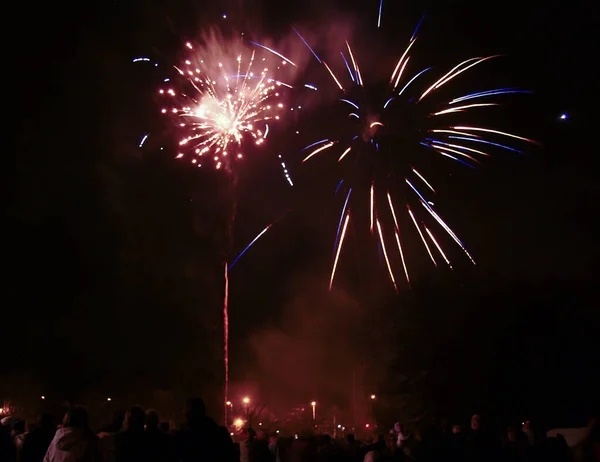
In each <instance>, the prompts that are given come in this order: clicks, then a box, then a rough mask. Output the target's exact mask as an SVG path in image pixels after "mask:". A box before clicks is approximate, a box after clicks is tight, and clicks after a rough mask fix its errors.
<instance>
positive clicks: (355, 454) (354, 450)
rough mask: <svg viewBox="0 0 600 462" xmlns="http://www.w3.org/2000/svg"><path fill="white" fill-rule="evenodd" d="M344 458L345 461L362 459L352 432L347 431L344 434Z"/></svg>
mask: <svg viewBox="0 0 600 462" xmlns="http://www.w3.org/2000/svg"><path fill="white" fill-rule="evenodd" d="M344 460H345V461H347V462H357V461H362V457H361V451H360V448H359V447H358V445H357V444H356V439H355V438H354V434H352V433H349V434H348V435H346V444H345V446H344Z"/></svg>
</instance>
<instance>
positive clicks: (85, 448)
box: [44, 407, 99, 462]
mask: <svg viewBox="0 0 600 462" xmlns="http://www.w3.org/2000/svg"><path fill="white" fill-rule="evenodd" d="M98 460H99V457H98V437H97V436H96V435H94V433H92V431H91V430H90V428H89V425H88V413H87V411H86V410H85V409H83V408H81V407H76V408H73V409H71V410H70V411H69V412H67V414H66V415H65V418H64V420H63V428H60V429H59V430H58V431H57V432H56V435H54V439H53V440H52V443H50V447H49V448H48V451H47V452H46V456H45V457H44V462H97V461H98Z"/></svg>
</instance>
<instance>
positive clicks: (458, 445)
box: [449, 425, 465, 462]
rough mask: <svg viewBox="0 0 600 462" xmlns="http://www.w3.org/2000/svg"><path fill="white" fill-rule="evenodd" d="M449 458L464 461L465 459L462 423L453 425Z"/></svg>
mask: <svg viewBox="0 0 600 462" xmlns="http://www.w3.org/2000/svg"><path fill="white" fill-rule="evenodd" d="M449 459H450V460H451V461H452V462H463V461H464V460H465V439H464V435H463V433H462V429H461V427H460V425H453V426H452V438H451V440H450V457H449Z"/></svg>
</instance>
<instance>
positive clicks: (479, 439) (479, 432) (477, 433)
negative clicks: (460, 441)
mask: <svg viewBox="0 0 600 462" xmlns="http://www.w3.org/2000/svg"><path fill="white" fill-rule="evenodd" d="M497 455H498V454H497V452H496V451H495V448H494V441H493V439H492V438H491V436H490V435H489V434H488V433H487V432H486V431H485V430H484V429H483V428H482V426H481V416H480V415H478V414H475V415H474V416H473V417H471V430H470V431H469V432H467V434H466V436H465V456H466V458H465V460H466V461H467V462H492V461H493V460H495V458H497Z"/></svg>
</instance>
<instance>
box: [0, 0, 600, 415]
mask: <svg viewBox="0 0 600 462" xmlns="http://www.w3.org/2000/svg"><path fill="white" fill-rule="evenodd" d="M387 3H395V4H396V5H394V6H386V5H387ZM559 3H560V2H544V3H542V2H540V3H539V4H537V2H529V3H527V2H516V1H512V0H511V1H509V2H502V3H495V4H493V5H492V4H489V5H488V4H485V3H482V2H473V1H452V2H441V1H438V2H418V3H416V2H412V3H410V2H406V3H404V2H392V1H391V0H388V1H387V2H385V1H384V16H383V27H382V29H381V30H379V31H378V30H377V29H376V27H375V25H376V20H377V8H378V2H377V1H372V0H369V1H361V2H355V1H351V2H350V1H342V0H340V1H337V2H336V1H334V0H329V1H328V2H326V4H325V2H321V1H312V2H297V3H294V4H293V5H292V4H290V5H286V4H284V3H283V2H274V1H264V2H260V1H258V0H256V1H247V2H244V1H242V0H236V1H234V0H231V1H229V2H223V3H221V4H220V5H214V4H213V3H212V2H211V6H209V7H204V6H203V4H202V2H187V1H172V2H166V1H160V2H152V5H150V4H149V2H141V1H131V2H128V3H125V2H117V1H111V2H93V3H90V4H86V5H84V6H83V5H82V6H81V7H80V8H79V9H78V8H74V9H73V7H71V9H66V6H63V5H62V4H61V5H55V4H47V5H42V6H40V7H39V8H37V9H36V10H35V11H30V10H28V9H27V5H25V4H23V5H21V6H19V8H22V11H21V12H20V14H19V15H17V16H15V20H16V21H18V22H19V23H23V24H24V25H23V26H22V27H21V32H20V35H19V36H16V37H12V39H11V41H10V42H9V43H7V48H9V59H5V63H6V64H7V66H8V69H9V71H8V75H9V76H10V78H9V83H7V84H5V94H8V98H9V100H8V101H9V102H8V103H5V114H6V115H7V117H9V124H10V128H9V130H8V134H9V139H10V138H12V137H11V136H10V135H14V140H15V141H14V142H13V143H6V144H5V156H6V157H7V158H8V159H9V162H8V166H9V169H8V172H7V174H6V175H5V184H6V185H7V191H6V193H5V195H4V197H5V198H7V208H6V209H7V212H6V215H7V220H6V224H5V233H4V240H3V242H4V245H5V249H4V252H3V255H4V258H3V261H4V266H5V268H4V272H3V274H4V278H3V282H4V284H5V289H4V293H5V298H6V300H5V303H3V306H4V309H3V316H2V322H1V324H0V325H1V326H2V340H3V342H4V345H5V356H4V358H3V361H2V368H0V378H1V379H2V380H3V383H4V385H3V388H2V389H0V393H1V394H0V399H1V398H2V394H4V395H7V396H15V394H18V393H17V392H16V391H15V388H17V385H15V384H17V383H21V381H25V382H27V383H30V384H32V386H31V387H30V388H33V389H35V390H36V392H37V391H41V392H42V393H43V394H45V395H49V396H54V397H56V398H55V399H63V398H67V397H69V398H71V397H72V398H74V399H78V400H81V401H85V400H86V397H87V399H89V396H105V395H108V394H110V395H114V396H119V395H121V396H123V400H125V399H129V397H131V396H135V393H136V392H135V390H140V389H145V390H148V389H156V390H176V391H177V392H180V393H182V394H185V393H192V392H194V393H197V392H199V393H202V394H204V395H205V396H207V397H209V398H210V397H214V396H215V394H216V392H215V390H217V389H218V387H219V384H220V381H221V380H222V371H221V368H220V363H219V361H220V355H221V341H222V340H221V335H222V331H221V329H222V327H221V324H220V323H221V318H220V316H221V309H222V307H221V303H222V291H223V281H222V262H223V260H224V258H226V256H229V257H228V259H229V260H231V259H232V258H233V257H234V256H235V255H236V254H237V253H238V252H239V251H240V250H242V249H243V248H244V247H245V245H246V243H247V242H249V241H250V240H251V239H252V238H253V237H254V236H255V235H256V234H258V232H260V230H262V229H263V228H264V227H265V226H266V225H267V224H269V223H271V222H273V221H276V220H277V222H276V224H275V225H274V226H273V228H272V229H271V230H270V231H269V232H268V233H267V234H266V235H265V236H264V237H263V238H262V239H261V240H260V241H259V242H258V243H257V244H256V245H255V246H254V247H253V248H252V249H251V250H250V251H249V252H248V253H247V254H246V255H245V256H244V258H243V259H242V260H240V261H239V263H238V264H237V265H236V267H235V269H234V270H232V272H231V274H230V283H231V300H230V303H231V319H232V320H231V338H232V340H231V349H232V353H231V362H232V372H231V374H232V381H236V382H248V381H249V382H252V383H258V384H259V387H260V388H261V390H262V391H261V394H262V396H263V398H262V399H263V400H265V401H271V402H272V403H279V404H281V406H285V405H287V404H290V403H294V402H298V401H302V402H303V401H306V400H309V399H312V397H313V396H315V395H318V396H319V397H320V398H319V399H321V400H324V401H329V402H332V403H333V402H335V403H341V404H340V405H343V404H344V403H345V402H346V401H345V400H346V399H347V397H348V391H347V388H348V387H347V386H346V385H340V383H345V382H344V380H346V379H347V377H346V376H347V375H348V371H350V370H352V369H353V368H355V367H356V364H357V363H360V364H361V365H362V366H364V367H366V369H367V370H368V372H367V373H366V374H365V376H366V378H365V387H367V388H369V389H374V390H377V392H378V393H381V394H382V395H385V394H387V395H388V396H390V400H391V399H392V398H391V397H393V396H394V393H396V388H398V387H399V385H398V383H400V382H401V380H399V379H398V377H400V376H405V375H409V376H410V375H415V376H416V375H419V374H420V373H421V372H422V371H428V372H427V374H428V377H429V379H427V380H425V381H423V382H422V386H421V387H422V394H423V395H424V397H422V398H421V399H422V400H423V402H427V403H428V404H427V406H429V407H428V409H433V412H436V413H438V414H441V413H447V414H450V415H455V416H458V417H461V418H462V417H464V416H466V415H468V414H470V413H472V412H475V411H480V410H482V409H483V410H487V411H489V412H490V413H496V414H499V413H501V412H505V413H506V415H504V414H503V415H502V418H506V419H511V418H517V417H522V416H525V415H528V413H534V414H535V413H537V415H540V416H543V417H544V418H547V419H551V418H552V417H553V416H552V414H554V419H555V421H556V422H557V423H560V424H562V423H563V422H567V421H569V422H571V421H573V420H576V419H577V418H584V417H586V416H585V415H584V414H585V412H584V411H583V410H585V409H587V408H590V407H591V406H592V404H591V403H592V402H593V400H594V396H593V395H594V393H593V390H594V388H595V387H596V386H600V384H598V383H597V380H598V378H597V377H596V379H595V380H596V382H594V376H595V374H594V372H593V371H594V370H598V368H599V367H600V364H598V356H597V355H595V354H593V352H597V350H598V346H599V345H598V338H600V336H599V335H598V330H597V327H598V321H599V320H600V318H599V315H598V310H597V295H595V294H594V292H593V288H594V285H593V283H594V282H595V280H596V277H597V257H598V246H597V239H596V236H597V233H598V231H599V230H598V225H597V220H596V219H594V216H595V215H596V213H595V212H596V204H597V200H598V182H597V178H596V176H597V175H596V171H597V167H598V160H597V156H596V153H597V147H596V146H595V145H594V143H593V140H594V138H593V134H594V133H593V131H592V130H593V129H592V121H591V119H590V117H589V113H591V112H592V111H591V109H592V107H591V103H590V100H591V97H590V96H589V94H590V90H588V89H590V88H592V86H591V83H592V81H595V75H594V74H593V72H592V71H591V70H590V67H589V64H588V63H589V50H590V49H592V48H593V46H594V45H595V40H594V38H592V33H593V32H592V31H593V30H594V28H593V27H592V26H591V21H590V20H591V18H590V17H589V15H588V14H587V13H586V11H585V10H584V9H583V8H582V7H579V6H578V5H579V4H578V2H568V5H560V4H559ZM425 11H427V17H426V20H425V22H424V23H423V25H422V28H421V31H420V39H419V44H418V46H419V50H418V52H415V53H414V57H413V58H412V59H415V60H419V66H420V67H425V66H429V65H435V66H436V67H438V66H439V69H440V72H441V70H443V69H448V68H449V67H451V66H452V65H453V64H455V63H456V62H458V61H461V60H462V59H466V58H468V57H471V56H477V55H480V54H496V53H500V54H505V55H507V57H506V58H502V61H499V62H498V63H495V64H493V65H491V66H489V67H487V68H486V70H485V71H481V72H480V73H478V74H477V76H476V77H475V79H487V80H486V81H487V82H489V87H490V88H494V86H493V85H494V84H498V85H506V86H511V85H515V86H520V87H523V88H529V89H532V90H533V91H534V94H532V95H528V96H527V95H526V96H523V97H522V98H518V99H514V98H513V99H511V103H510V105H509V106H508V107H507V108H506V109H503V110H502V111H501V112H500V114H501V115H500V116H497V117H498V118H497V119H495V120H494V122H495V121H496V120H497V121H500V122H502V123H503V126H504V127H508V128H509V129H510V130H512V131H514V132H518V133H519V134H521V135H523V136H527V137H529V138H534V139H536V140H539V141H540V143H541V147H540V148H538V147H530V148H528V149H527V151H526V153H525V154H522V155H506V156H495V157H494V158H493V159H490V160H489V162H488V161H486V162H485V164H484V166H483V167H482V168H480V169H478V170H477V171H475V172H473V171H465V169H461V168H458V167H455V166H453V165H448V164H447V163H443V162H440V163H438V164H436V165H437V166H439V171H437V172H436V179H438V180H439V181H438V185H439V186H440V188H439V189H440V190H441V191H442V193H441V194H440V196H441V197H440V203H439V207H440V210H441V211H442V213H443V216H444V217H445V218H446V219H447V220H448V222H449V223H450V224H451V226H453V228H454V229H455V231H456V232H457V234H458V235H459V236H460V237H461V239H462V240H463V241H464V242H465V243H466V244H467V245H468V247H469V249H470V250H471V251H472V253H473V255H474V256H475V258H476V260H477V262H478V265H477V267H476V268H473V267H469V265H468V263H467V261H466V259H465V258H464V256H463V255H462V254H461V253H460V249H458V248H456V247H453V246H451V245H449V244H448V248H449V249H450V250H449V257H450V258H451V259H452V260H453V261H456V262H457V263H456V271H454V272H450V271H447V270H443V269H440V270H438V271H435V270H434V269H433V268H430V267H429V266H428V265H427V261H426V260H425V259H426V255H423V254H419V252H418V251H417V250H414V249H411V250H409V258H411V259H412V260H411V261H412V263H413V265H414V266H413V267H414V268H415V277H414V284H413V288H412V290H408V289H406V288H405V287H401V290H400V293H399V295H395V293H394V292H393V289H392V287H391V285H390V284H389V280H388V279H387V276H386V273H385V271H384V269H383V267H382V266H381V264H380V263H379V261H378V260H377V258H376V256H375V258H374V259H373V258H371V257H372V256H373V255H370V254H371V253H373V249H372V248H371V246H370V244H368V243H365V242H363V241H362V240H360V239H359V238H356V239H354V240H351V241H350V243H349V244H348V245H349V247H348V249H352V250H348V251H347V252H346V253H345V254H344V256H343V257H342V261H341V263H340V264H341V270H340V273H339V279H338V283H337V285H336V288H335V289H334V291H333V293H332V294H328V293H327V284H328V281H329V270H330V266H331V254H332V245H333V238H334V233H335V229H336V227H337V220H338V219H339V210H340V207H341V203H340V200H343V198H341V197H340V196H335V195H334V194H333V191H334V190H335V186H336V185H337V183H338V181H339V178H338V177H336V176H335V175H332V174H331V172H330V171H329V170H328V169H327V168H321V164H319V162H318V161H317V162H315V163H312V164H304V165H302V166H301V162H300V161H301V159H302V156H301V153H300V152H299V151H300V149H301V148H302V147H303V146H305V145H307V144H309V143H310V142H312V141H314V140H316V139H319V138H322V136H321V137H319V135H320V134H321V133H319V131H320V132H324V131H325V132H327V131H328V130H334V131H335V130H336V127H332V126H331V123H330V122H328V120H327V114H329V113H331V112H330V111H331V110H332V109H331V107H332V106H333V103H334V102H335V98H334V97H332V96H331V95H332V94H333V95H334V96H335V92H334V86H333V84H332V83H331V82H329V81H327V80H326V78H324V77H323V69H322V68H320V67H318V66H317V65H316V64H315V63H310V64H306V66H305V67H304V68H303V69H302V71H301V72H299V73H298V75H296V76H295V78H296V80H297V82H304V81H306V78H315V79H321V80H322V81H323V82H328V83H327V84H326V85H330V87H329V88H330V91H326V92H324V93H323V96H319V97H320V98H322V100H318V101H315V100H311V99H306V98H307V97H306V95H304V94H295V95H294V97H297V98H298V101H303V102H306V104H305V108H304V111H305V112H304V113H303V114H302V115H301V116H298V117H288V118H287V120H286V121H284V122H283V123H281V124H280V125H279V126H277V127H273V134H272V135H271V136H270V140H269V142H268V143H267V145H266V146H264V147H261V148H260V150H258V149H256V148H250V150H249V152H248V153H247V155H246V157H247V159H253V160H252V161H250V160H248V162H247V164H244V168H243V169H241V170H240V171H239V173H238V174H237V180H236V185H235V187H234V188H232V187H231V185H230V184H229V183H228V181H227V178H225V176H224V175H222V174H217V173H215V172H214V171H213V170H212V169H210V168H209V169H197V168H194V167H192V166H191V165H190V164H187V163H180V162H176V161H175V160H174V159H173V157H174V153H175V147H174V145H175V144H176V139H175V138H176V137H174V136H173V134H172V130H171V127H168V126H167V125H166V124H165V120H164V119H163V118H161V117H160V114H159V102H158V100H157V98H156V89H157V88H158V84H159V82H160V81H161V79H162V77H163V76H164V72H165V69H167V68H168V66H169V65H171V64H172V63H174V62H176V61H178V60H179V58H181V54H180V53H181V48H182V44H183V43H184V42H185V41H186V40H188V39H191V40H193V39H194V38H196V37H198V30H200V29H201V28H206V27H207V26H212V25H219V26H221V27H223V29H224V30H230V28H232V27H233V28H235V29H236V30H242V31H246V32H247V33H248V34H253V36H255V37H257V38H260V39H261V40H262V41H268V42H269V43H275V44H283V46H284V47H286V46H289V43H292V36H291V31H290V25H292V24H294V25H296V26H297V27H299V28H300V27H301V28H302V30H304V31H307V32H306V34H308V35H312V34H314V36H315V37H319V40H324V39H323V37H332V36H333V37H335V34H337V33H338V31H339V34H342V33H348V34H350V37H349V38H351V39H352V42H353V44H355V47H356V49H357V55H358V56H359V57H360V56H362V57H363V60H364V64H361V69H362V72H363V76H365V79H367V78H368V77H367V76H369V75H370V76H372V77H371V78H373V79H380V78H381V76H382V75H384V76H385V75H389V71H388V69H389V66H387V63H388V62H392V61H393V60H394V59H397V58H398V56H399V54H401V53H402V51H403V50H404V47H405V43H406V41H407V39H408V38H409V37H410V34H411V33H412V31H413V30H414V27H415V26H416V24H417V23H418V22H419V20H420V18H421V16H422V14H423V13H424V12H425ZM223 13H227V14H228V18H227V20H223V19H222V18H221V15H222V14H223ZM323 31H329V32H328V34H329V35H327V34H325V33H324V32H323ZM343 38H344V37H343V36H342V35H339V36H338V37H337V40H340V43H343ZM334 41H335V40H334ZM294 43H295V45H294V47H296V48H294V47H292V48H289V50H291V51H294V52H296V51H297V53H302V54H303V58H302V59H304V60H305V61H306V62H308V61H309V59H308V58H309V53H308V51H307V50H306V49H304V48H301V47H298V43H297V40H296V42H294ZM334 45H335V46H337V43H335V44H333V43H331V44H329V43H326V42H323V41H321V42H319V43H318V47H320V50H322V52H323V53H325V54H327V53H330V52H331V48H333V47H334ZM136 56H149V57H151V58H152V62H157V63H158V64H159V66H158V67H154V66H153V65H152V63H135V64H134V63H132V59H133V58H134V57H136ZM384 64H385V65H384ZM473 83H477V84H478V85H484V86H485V87H487V86H488V85H486V84H484V83H480V82H477V80H475V81H473V80H470V77H466V78H465V79H464V80H461V82H460V83H457V87H456V89H455V91H456V95H461V94H465V93H467V92H469V91H470V90H471V88H472V84H473ZM323 85H325V83H323ZM326 85H325V86H326ZM321 88H323V87H321ZM477 89H479V87H478V88H477ZM483 89H485V88H483ZM319 93H321V92H319ZM591 93H592V94H593V91H592V92H591ZM310 111H313V112H310ZM328 111H329V112H328ZM313 113H314V115H312V114H313ZM563 113H566V114H567V115H568V118H567V119H566V120H561V119H560V118H559V116H560V115H561V114H563ZM13 124H14V127H12V125H13ZM296 131H299V132H300V134H299V135H296V134H295V132H296ZM146 133H149V134H150V136H149V138H148V142H147V143H146V144H145V145H144V147H143V148H139V147H138V144H139V140H140V139H141V138H142V136H143V135H144V134H146ZM8 146H12V148H9V147H8ZM161 147H163V148H164V149H163V150H161V149H160V148H161ZM277 154H282V155H283V158H284V160H285V161H286V163H287V164H288V165H289V167H290V171H291V175H292V178H293V180H294V184H295V186H294V187H293V188H291V187H290V186H289V185H288V184H287V182H286V181H285V178H284V176H283V172H282V170H281V166H280V163H279V162H280V161H279V160H278V158H277ZM450 175H451V176H450ZM233 205H234V206H235V211H236V218H235V225H234V229H233V235H232V237H233V239H231V240H229V239H228V238H227V236H226V232H225V230H226V224H227V220H228V218H229V217H230V216H231V215H232V213H233V209H232V206H233ZM436 205H438V204H436ZM419 244H420V243H419ZM369 255H370V256H369ZM365 364H367V365H368V366H365ZM362 366H361V367H362ZM364 367H363V368H364ZM301 377H302V378H303V379H302V380H300V378H301ZM307 377H308V379H307ZM11 387H12V388H11ZM18 388H19V389H20V391H19V393H22V394H25V393H26V392H25V391H23V390H24V389H25V388H23V387H20V386H19V387H18ZM27 390H29V388H28V389H27ZM27 393H29V391H27ZM444 394H447V395H448V397H447V398H446V399H443V398H439V396H440V395H444ZM58 397H60V398H58ZM125 397H127V398H125ZM267 397H268V398H267ZM568 397H571V398H572V400H571V401H569V398H568ZM94 399H95V398H94ZM131 399H133V398H131ZM557 402H558V403H557ZM282 403H283V404H282ZM128 404H130V403H128ZM273 405H274V406H275V405H276V404H273ZM424 405H425V404H424ZM561 419H562V420H561Z"/></svg>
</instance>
